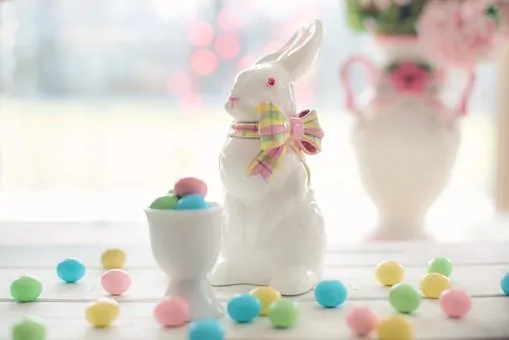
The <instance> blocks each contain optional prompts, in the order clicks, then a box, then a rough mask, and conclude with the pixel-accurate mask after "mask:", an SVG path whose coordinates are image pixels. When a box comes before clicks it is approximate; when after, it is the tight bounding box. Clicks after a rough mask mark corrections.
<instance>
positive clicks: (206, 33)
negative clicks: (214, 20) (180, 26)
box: [189, 21, 214, 47]
mask: <svg viewBox="0 0 509 340" xmlns="http://www.w3.org/2000/svg"><path fill="white" fill-rule="evenodd" d="M213 40H214V28H213V27H212V25H211V24H209V23H208V22H205V21H197V22H194V23H192V24H190V25H189V41H190V42H191V44H193V45H196V46H200V47H203V46H207V45H209V44H210V43H212V41H213Z"/></svg>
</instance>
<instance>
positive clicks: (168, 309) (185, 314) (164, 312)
mask: <svg viewBox="0 0 509 340" xmlns="http://www.w3.org/2000/svg"><path fill="white" fill-rule="evenodd" d="M154 319H155V320H156V322H157V323H158V324H160V325H161V326H163V327H179V326H182V325H184V324H185V323H186V322H187V321H188V320H189V305H188V304H187V301H186V300H184V299H181V298H179V297H166V298H163V299H162V300H161V301H159V303H158V304H157V306H156V308H155V309H154Z"/></svg>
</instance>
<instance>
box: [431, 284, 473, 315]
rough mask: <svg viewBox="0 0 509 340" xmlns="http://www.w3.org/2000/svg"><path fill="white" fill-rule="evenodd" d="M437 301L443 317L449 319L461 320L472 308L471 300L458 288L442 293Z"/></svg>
mask: <svg viewBox="0 0 509 340" xmlns="http://www.w3.org/2000/svg"><path fill="white" fill-rule="evenodd" d="M439 301H440V307H442V310H443V311H444V313H445V315H447V316H448V317H450V318H456V319H460V318H463V317H464V316H466V315H467V314H468V312H470V309H471V308H472V298H471V297H470V296H469V295H468V294H467V293H466V292H465V291H464V290H461V289H458V288H452V289H447V290H445V291H443V292H442V294H441V295H440V300H439Z"/></svg>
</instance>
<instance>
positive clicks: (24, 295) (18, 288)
mask: <svg viewBox="0 0 509 340" xmlns="http://www.w3.org/2000/svg"><path fill="white" fill-rule="evenodd" d="M10 290H11V296H12V298H13V299H14V301H17V302H33V301H35V300H37V298H39V296H40V295H41V293H42V283H41V282H40V281H39V280H38V279H37V278H35V277H33V276H30V275H24V276H21V277H19V278H17V279H16V280H14V281H13V282H12V283H11V288H10Z"/></svg>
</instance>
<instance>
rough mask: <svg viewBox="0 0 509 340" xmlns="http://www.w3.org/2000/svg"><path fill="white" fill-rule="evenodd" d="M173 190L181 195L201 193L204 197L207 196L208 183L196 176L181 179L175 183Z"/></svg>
mask: <svg viewBox="0 0 509 340" xmlns="http://www.w3.org/2000/svg"><path fill="white" fill-rule="evenodd" d="M173 190H174V191H175V194H176V195H177V196H179V197H182V196H186V195H192V194H199V195H201V196H203V197H205V196H207V185H206V184H205V182H203V181H202V180H200V179H198V178H194V177H187V178H182V179H180V180H179V181H177V183H175V186H174V188H173Z"/></svg>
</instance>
